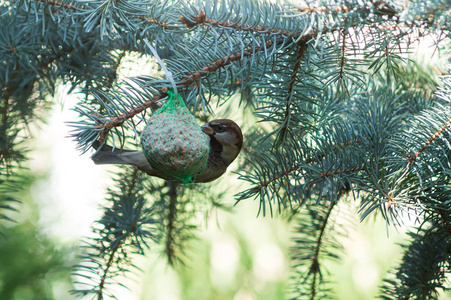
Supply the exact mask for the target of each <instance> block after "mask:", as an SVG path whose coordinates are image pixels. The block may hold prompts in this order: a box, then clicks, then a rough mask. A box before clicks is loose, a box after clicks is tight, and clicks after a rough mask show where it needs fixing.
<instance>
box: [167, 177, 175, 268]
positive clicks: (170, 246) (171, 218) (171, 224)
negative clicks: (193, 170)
mask: <svg viewBox="0 0 451 300" xmlns="http://www.w3.org/2000/svg"><path fill="white" fill-rule="evenodd" d="M168 185H169V206H168V212H167V217H166V220H167V222H168V225H167V228H166V231H165V235H166V246H165V254H166V257H167V259H168V263H169V265H171V266H174V265H175V263H176V261H177V260H178V257H177V255H176V250H175V241H174V239H175V238H176V235H177V232H176V230H175V226H176V225H175V222H176V218H177V213H178V210H177V186H178V184H177V183H176V182H172V181H171V182H168Z"/></svg>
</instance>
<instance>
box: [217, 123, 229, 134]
mask: <svg viewBox="0 0 451 300" xmlns="http://www.w3.org/2000/svg"><path fill="white" fill-rule="evenodd" d="M226 128H227V126H226V125H224V124H219V125H217V126H216V130H215V131H216V132H217V133H221V132H224V131H225V130H226Z"/></svg>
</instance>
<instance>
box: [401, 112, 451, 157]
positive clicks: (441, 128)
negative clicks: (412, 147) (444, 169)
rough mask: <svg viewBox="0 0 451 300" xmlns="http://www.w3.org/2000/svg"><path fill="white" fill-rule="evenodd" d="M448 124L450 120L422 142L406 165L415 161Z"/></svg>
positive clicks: (450, 122)
mask: <svg viewBox="0 0 451 300" xmlns="http://www.w3.org/2000/svg"><path fill="white" fill-rule="evenodd" d="M450 124H451V119H449V120H448V121H446V123H445V124H443V126H442V127H440V128H439V129H438V130H437V131H436V132H435V133H434V134H433V135H432V136H431V137H430V138H429V139H428V140H427V141H426V142H424V143H423V145H421V147H420V149H418V150H417V152H415V154H414V155H413V156H411V157H410V158H409V160H408V161H407V164H409V165H411V164H412V163H413V162H414V161H416V159H417V158H418V156H419V155H420V154H421V152H423V151H424V150H425V149H426V147H427V146H429V145H430V144H431V143H432V142H433V141H434V140H435V139H436V138H438V137H439V135H440V134H441V133H442V132H443V130H445V129H446V127H448V126H449V125H450Z"/></svg>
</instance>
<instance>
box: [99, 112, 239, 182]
mask: <svg viewBox="0 0 451 300" xmlns="http://www.w3.org/2000/svg"><path fill="white" fill-rule="evenodd" d="M201 129H202V131H203V132H204V133H205V134H207V136H208V137H209V147H210V148H209V153H208V161H207V166H206V168H205V170H204V171H203V172H201V173H200V174H198V175H197V176H196V177H195V178H194V181H193V182H196V183H205V182H210V181H213V180H215V179H218V178H219V177H221V176H222V175H223V174H224V173H225V172H226V170H227V167H228V166H229V165H230V164H231V163H232V162H233V161H234V160H235V159H236V158H237V156H238V154H239V153H240V151H241V148H242V147H243V134H242V132H241V129H240V127H239V126H238V125H237V124H236V123H235V122H234V121H232V120H229V119H217V120H212V121H210V122H208V123H207V124H204V125H202V126H201ZM93 148H94V149H96V152H95V153H94V154H93V156H92V157H91V159H92V160H93V162H94V163H95V164H96V165H104V164H121V165H132V166H135V167H136V168H138V169H139V170H141V171H142V172H144V173H146V174H148V175H149V176H155V177H159V178H162V179H165V180H172V179H171V178H170V177H168V176H167V175H166V174H160V173H159V172H158V171H156V170H155V169H154V168H152V166H151V165H150V164H149V162H148V161H147V159H146V157H145V155H144V152H143V151H140V150H126V149H117V148H113V147H111V146H108V145H106V144H104V145H101V143H100V142H99V141H96V142H94V143H93Z"/></svg>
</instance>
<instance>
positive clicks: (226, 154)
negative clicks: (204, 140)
mask: <svg viewBox="0 0 451 300" xmlns="http://www.w3.org/2000/svg"><path fill="white" fill-rule="evenodd" d="M201 128H202V131H203V132H204V133H206V134H207V135H208V136H209V137H210V151H213V152H214V153H217V154H220V155H221V158H222V160H223V161H224V162H225V163H227V165H228V164H230V163H231V162H232V161H234V160H235V158H236V157H237V156H238V154H239V153H240V151H241V147H242V146H243V134H242V132H241V129H240V127H239V126H238V125H237V124H236V123H235V122H234V121H232V120H228V119H218V120H213V121H210V122H208V123H207V124H205V125H203V126H202V127H201Z"/></svg>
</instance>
